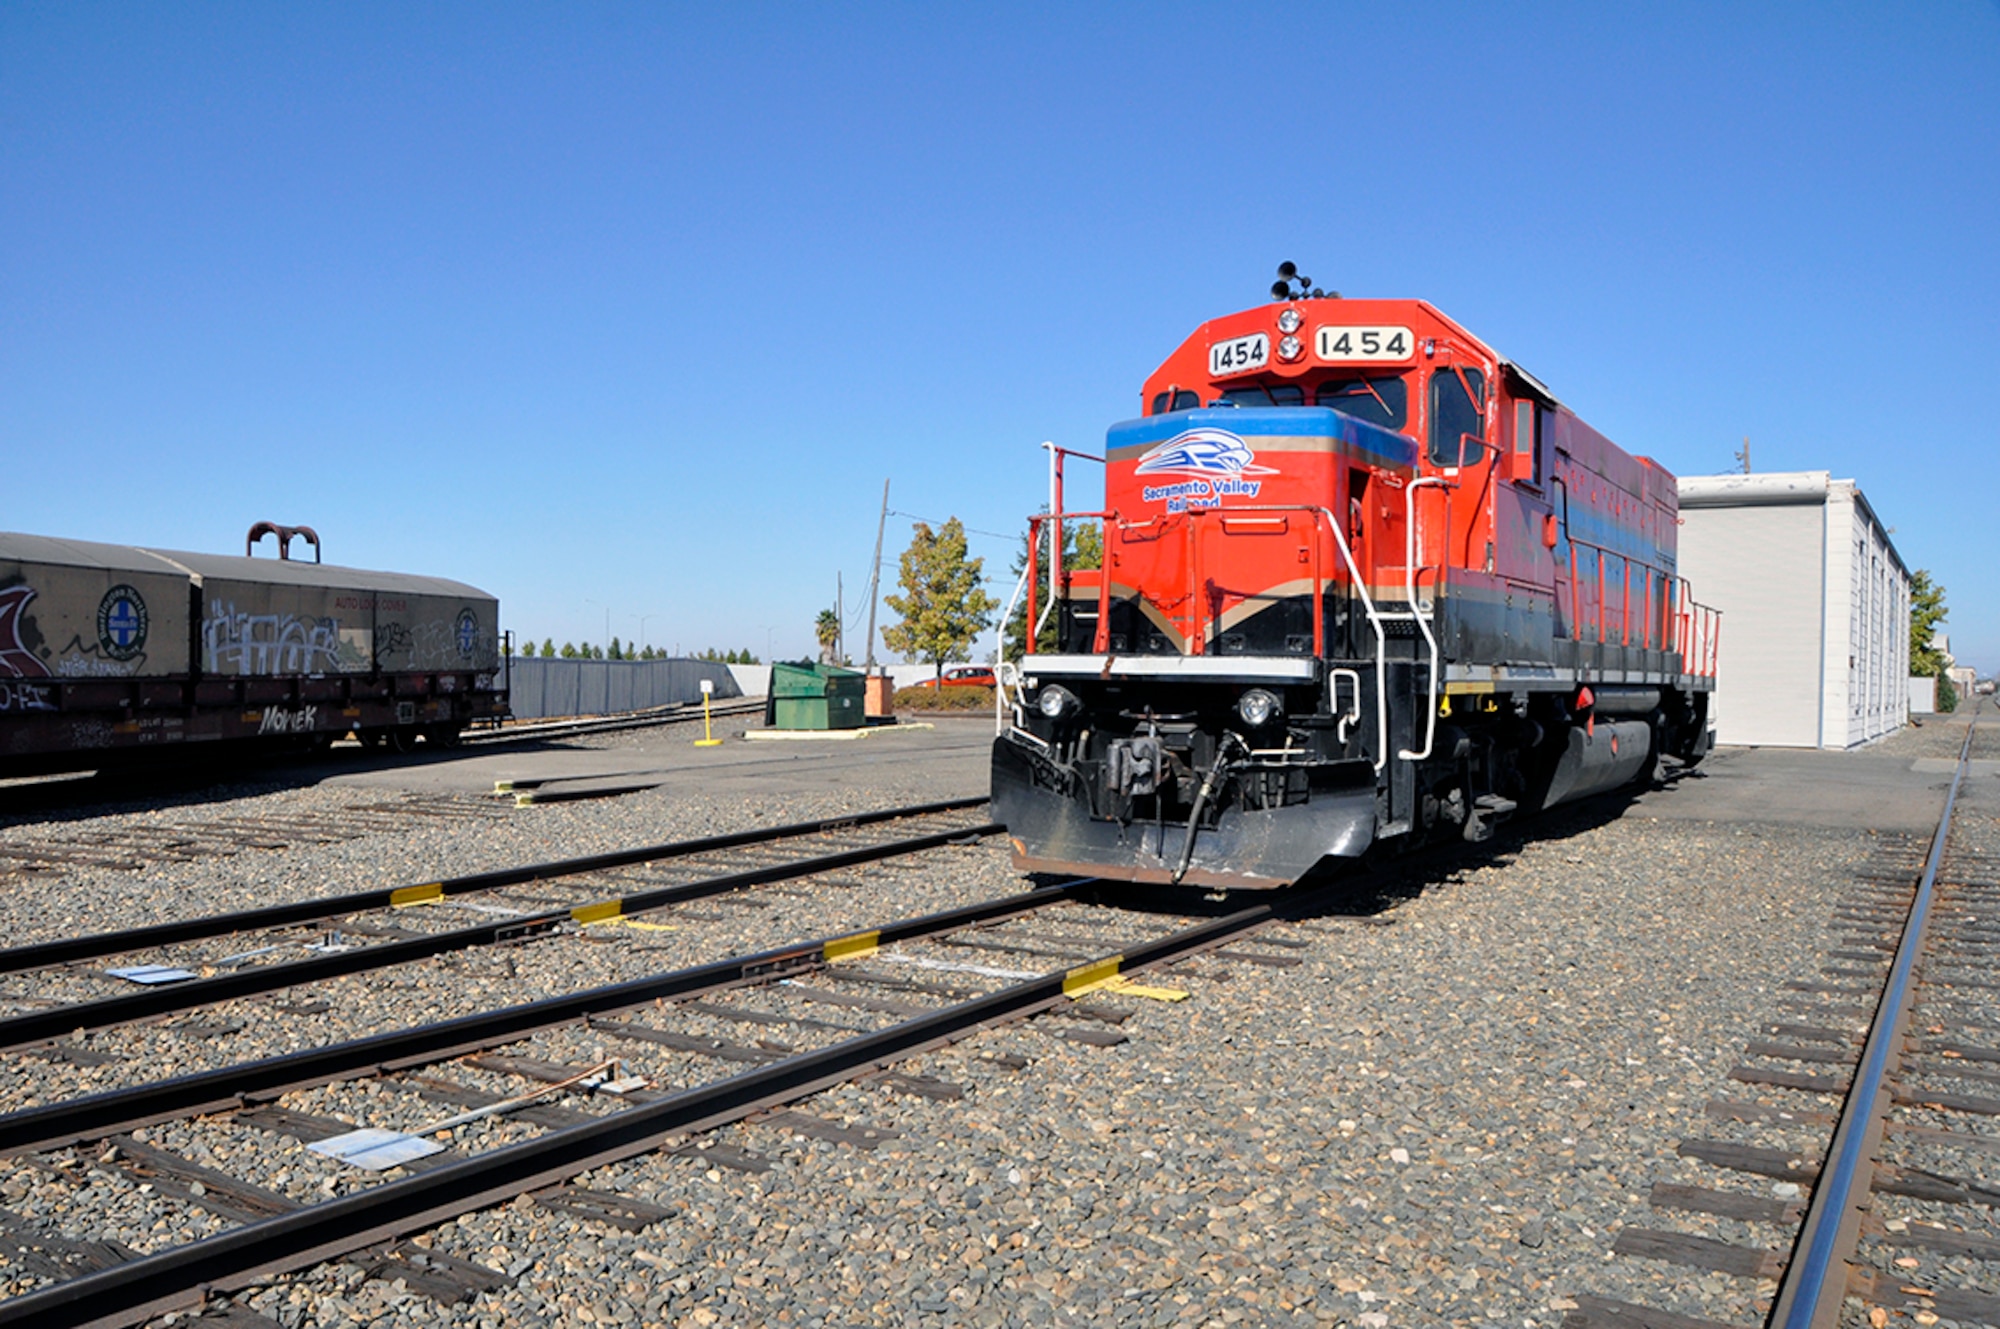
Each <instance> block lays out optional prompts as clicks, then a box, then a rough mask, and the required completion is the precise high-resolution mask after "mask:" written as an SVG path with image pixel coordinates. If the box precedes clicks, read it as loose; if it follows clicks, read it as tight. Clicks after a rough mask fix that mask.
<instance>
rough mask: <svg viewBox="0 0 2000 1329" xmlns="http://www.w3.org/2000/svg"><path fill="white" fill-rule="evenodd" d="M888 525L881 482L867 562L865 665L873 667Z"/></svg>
mask: <svg viewBox="0 0 2000 1329" xmlns="http://www.w3.org/2000/svg"><path fill="white" fill-rule="evenodd" d="M888 525H889V482H888V481H887V480H884V481H883V482H882V516H881V519H880V520H878V521H877V522H876V523H875V561H874V562H873V563H871V564H869V565H868V566H869V573H868V659H867V661H866V667H867V668H869V669H873V668H874V667H875V606H876V605H877V604H878V603H880V601H881V599H882V532H883V530H884V529H885V528H886V527H887V526H888Z"/></svg>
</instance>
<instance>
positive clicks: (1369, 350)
mask: <svg viewBox="0 0 2000 1329" xmlns="http://www.w3.org/2000/svg"><path fill="white" fill-rule="evenodd" d="M1416 345H1417V343H1416V339H1415V338H1413V337H1412V336H1410V330H1409V329H1408V328H1336V327H1323V328H1317V329H1315V330H1314V341H1313V351H1314V353H1315V354H1316V355H1318V356H1319V358H1320V359H1322V360H1407V359H1409V358H1410V357H1411V356H1412V355H1413V354H1415V353H1416Z"/></svg>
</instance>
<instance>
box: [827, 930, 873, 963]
mask: <svg viewBox="0 0 2000 1329" xmlns="http://www.w3.org/2000/svg"><path fill="white" fill-rule="evenodd" d="M881 944H882V934H881V932H880V931H876V932H857V933H855V934H854V935H853V936H851V937H841V938H839V939H837V940H834V941H830V942H828V943H827V944H826V951H825V955H826V961H827V963H828V964H832V963H833V962H834V961H835V960H859V959H862V958H863V957H865V956H870V955H873V954H874V953H875V951H876V949H877V948H878V947H880V945H881Z"/></svg>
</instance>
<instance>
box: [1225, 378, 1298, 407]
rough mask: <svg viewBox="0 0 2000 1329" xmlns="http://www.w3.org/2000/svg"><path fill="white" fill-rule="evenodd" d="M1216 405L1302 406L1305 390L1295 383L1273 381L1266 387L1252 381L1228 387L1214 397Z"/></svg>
mask: <svg viewBox="0 0 2000 1329" xmlns="http://www.w3.org/2000/svg"><path fill="white" fill-rule="evenodd" d="M1216 404H1217V405H1218V406H1303V405H1305V404H1306V390H1305V389H1304V388H1302V387H1300V386H1299V385H1298V384H1296V383H1273V384H1271V385H1270V386H1268V387H1266V386H1265V385H1263V384H1261V383H1252V384H1250V385H1249V386H1248V387H1241V388H1230V389H1229V390H1228V391H1226V392H1224V393H1223V394H1222V395H1221V396H1220V397H1218V398H1216Z"/></svg>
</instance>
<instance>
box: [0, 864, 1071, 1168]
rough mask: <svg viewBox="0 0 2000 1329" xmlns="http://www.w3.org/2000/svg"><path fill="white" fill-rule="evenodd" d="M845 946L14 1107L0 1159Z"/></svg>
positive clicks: (431, 1055) (1056, 888)
mask: <svg viewBox="0 0 2000 1329" xmlns="http://www.w3.org/2000/svg"><path fill="white" fill-rule="evenodd" d="M1088 884H1089V883H1088V882H1083V881H1076V882H1064V883H1058V884H1056V885H1053V886H1045V887H1042V888H1041V889H1039V890H1034V891H1027V892H1023V893H1021V894H1018V895H1010V896H1003V897H1001V898H999V899H995V900H988V901H984V902H982V903H979V904H971V905H962V906H960V907H958V908H956V909H947V910H943V911H941V912H938V913H935V914H925V915H921V916H919V917H916V918H910V919H904V920H901V921H899V922H895V923H888V924H884V925H883V926H882V927H880V928H878V929H875V930H874V932H873V933H872V934H871V933H863V934H859V935H861V936H871V935H872V936H873V938H874V941H873V943H872V944H874V945H877V946H881V945H888V944H892V943H895V942H901V941H911V940H914V939H917V938H920V937H932V936H938V935H940V934H942V933H947V932H953V931H957V930H958V929H961V928H966V927H970V926H972V925H974V924H978V923H990V922H994V921H997V920H999V919H1004V918H1013V917H1018V916H1020V915H1023V914H1030V913H1034V912H1035V911H1036V910H1039V909H1045V908H1047V907H1048V906H1050V905H1052V904H1060V903H1062V902H1064V901H1066V900H1073V899H1075V898H1077V896H1078V894H1079V893H1080V892H1081V891H1082V890H1083V888H1084V887H1085V886H1087V885H1088ZM843 942H853V934H850V935H849V936H843V937H827V938H822V939H820V940H818V941H807V942H798V943H794V944H792V945H789V946H780V947H777V948H775V949H772V950H766V951H758V952H756V953H755V954H752V955H743V956H732V957H730V958H729V959H726V960H717V961H713V962H711V963H708V964H703V965H695V966H693V967H691V968H688V969H679V970H674V971H672V972H670V973H665V974H655V975H652V976H649V977H647V978H639V979H632V980H629V981H627V982H624V983H613V984H610V985H608V986H605V987H597V988H591V989H588V990H587V991H583V992H573V993H569V994H567V995H564V996H558V997H544V998H542V999H540V1000H538V1001H531V1002H524V1003H522V1004H520V1005H516V1006H506V1007H502V1008H500V1009H498V1010H493V1011H481V1012H475V1013H474V1014H471V1015H462V1016H459V1017H458V1018H456V1019H452V1020H444V1021H440V1022H438V1023H435V1024H426V1025H418V1026H415V1027H412V1028H408V1029H396V1030H391V1031H389V1032H387V1033H381V1034H372V1035H369V1036H367V1037H364V1038H356V1039H350V1040H348V1041H346V1042H343V1043H334V1044H330V1045H327V1046H324V1047H316V1048H306V1049H303V1050H301V1051H298V1052H291V1053H285V1054H282V1055H279V1056H275V1057H265V1058H263V1059H261V1060H258V1061H251V1062H244V1063H242V1064H241V1065H237V1066H224V1067H218V1068H217V1069H215V1070H209V1071H197V1072H194V1073H193V1074H190V1075H181V1076H176V1077H174V1078H173V1079H170V1080H157V1081H153V1082H151V1083H148V1084H140V1085H131V1086H128V1087H126V1088H123V1089H110V1090H105V1091H104V1092H102V1093H97V1094H91V1095H89V1096H87V1097H84V1098H77V1099H70V1100H67V1101H64V1102H60V1103H49V1104H45V1105H44V1106H41V1107H34V1108H23V1109H21V1110H19V1111H16V1112H10V1113H6V1114H5V1115H0V1158H4V1157H10V1156H13V1155H17V1154H23V1153H32V1152H36V1151H40V1150H47V1149H59V1148H62V1147H65V1146H67V1145H72V1144H78V1143H81V1142H83V1141H87V1140H96V1139H101V1138H103V1137H104V1136H106V1135H115V1134H117V1133H119V1132H121V1131H127V1130H132V1129H134V1128H136V1127H139V1126H145V1125H150V1124H152V1123H154V1122H158V1121H169V1120H174V1119H177V1118H181V1117H187V1116H193V1115H198V1114H200V1113H203V1112H216V1111H224V1110H228V1109H233V1108H240V1107H245V1106H248V1105H249V1104H251V1103H253V1102H269V1101H271V1100H273V1099H276V1098H278V1097H280V1096H281V1095H283V1094H286V1093H290V1092H292V1091H293V1090H297V1089H304V1088H309V1087H314V1086H318V1085H323V1084H330V1083H332V1082H334V1081H337V1080H346V1079H357V1078H360V1077H362V1076H367V1075H376V1074H381V1073H385V1072H391V1071H399V1070H408V1069H410V1068H412V1067H415V1066H422V1065H427V1064H430V1063H432V1062H437V1061H441V1060H444V1059H445V1058H448V1057H456V1056H463V1055H465V1054H467V1053H470V1052H479V1051H483V1050H485V1049H487V1048H491V1047H496V1046H499V1045H501V1044H505V1043H512V1042H516V1041H518V1040H520V1039H522V1038H525V1037H527V1036H528V1035H530V1034H533V1033H537V1032H539V1031H541V1030H545V1029H550V1028H553V1027H555V1026H557V1025H562V1024H568V1023H572V1022H575V1021H578V1020H583V1019H587V1018H588V1017H590V1016H592V1015H607V1014H611V1013H613V1012H616V1011H623V1010H630V1009H632V1008H633V1007H636V1006H645V1005H648V1004H650V1003H652V1002H655V1001H665V1000H670V999H671V1000H682V999H685V998H688V997H696V996H702V995H705V994H708V993H713V992H718V991H722V990H724V989H728V988H733V987H740V986H743V985H745V984H752V983H761V982H768V981H770V980H771V979H773V978H781V977H786V976H789V975H791V974H794V973H803V972H807V971H810V970H812V969H816V968H818V967H820V966H821V965H823V964H825V963H826V961H827V948H828V947H829V946H832V947H834V948H835V950H834V953H835V954H836V955H838V954H839V953H840V950H839V946H840V943H843ZM854 944H857V945H858V944H859V943H854Z"/></svg>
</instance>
